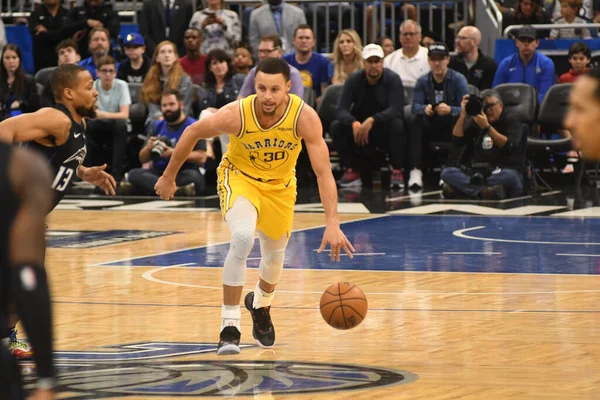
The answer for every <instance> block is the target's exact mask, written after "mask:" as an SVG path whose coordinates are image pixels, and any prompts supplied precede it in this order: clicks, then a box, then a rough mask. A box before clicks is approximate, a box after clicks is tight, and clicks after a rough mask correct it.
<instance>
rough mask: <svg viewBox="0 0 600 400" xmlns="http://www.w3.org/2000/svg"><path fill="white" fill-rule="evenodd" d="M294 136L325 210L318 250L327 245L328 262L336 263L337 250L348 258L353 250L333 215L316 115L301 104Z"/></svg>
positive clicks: (324, 148) (328, 166) (334, 208)
mask: <svg viewBox="0 0 600 400" xmlns="http://www.w3.org/2000/svg"><path fill="white" fill-rule="evenodd" d="M298 135H299V136H300V137H301V138H303V139H304V142H305V143H306V150H307V151H308V156H309V157H310V163H311V165H312V168H313V171H315V175H317V183H318V184H319V195H320V196H321V202H322V203H323V208H325V219H326V224H327V225H326V228H325V233H324V234H323V241H322V242H321V247H320V248H319V253H320V252H322V251H323V250H324V249H325V247H326V246H327V244H329V245H331V260H332V261H340V252H341V249H344V251H345V252H346V254H348V256H349V257H350V258H352V252H353V251H354V247H352V244H351V243H350V241H349V240H348V239H347V238H346V235H344V233H343V232H342V230H341V229H340V220H339V218H338V214H337V188H336V186H335V180H334V179H333V174H332V173H331V164H330V163H329V149H328V148H327V144H326V143H325V140H323V128H322V125H321V121H320V119H319V116H318V115H317V113H316V112H315V110H313V109H312V108H311V107H309V106H308V105H306V104H305V105H304V108H303V109H302V114H301V115H300V117H299V118H298Z"/></svg>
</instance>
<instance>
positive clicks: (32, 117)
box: [0, 64, 116, 211]
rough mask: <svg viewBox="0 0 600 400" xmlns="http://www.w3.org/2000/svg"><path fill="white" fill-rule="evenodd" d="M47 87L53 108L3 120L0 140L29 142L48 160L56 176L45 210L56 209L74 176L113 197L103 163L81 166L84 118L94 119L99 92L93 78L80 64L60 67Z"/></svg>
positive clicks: (83, 156)
mask: <svg viewBox="0 0 600 400" xmlns="http://www.w3.org/2000/svg"><path fill="white" fill-rule="evenodd" d="M50 86H51V87H52V93H53V94H54V98H55V99H56V103H57V104H56V106H55V107H46V108H42V109H40V110H39V111H37V112H35V113H30V114H21V115H19V116H17V117H13V118H8V119H6V120H4V121H2V122H1V123H0V139H3V140H6V141H9V142H31V143H32V147H35V148H36V149H37V150H40V151H42V152H43V153H44V154H45V155H46V157H47V158H48V162H49V163H50V164H51V166H52V169H53V170H54V173H55V176H54V180H53V182H52V188H53V189H54V192H55V198H54V201H53V202H52V204H51V207H50V208H49V210H48V211H51V210H52V209H54V207H56V205H57V204H58V202H59V201H60V200H61V199H62V198H63V196H64V194H65V193H66V191H67V190H68V189H69V188H70V187H71V185H72V183H73V179H74V178H75V176H76V175H77V176H79V177H80V178H81V179H83V180H85V181H87V182H89V183H92V184H94V185H96V186H98V187H100V188H102V189H103V190H104V192H105V193H106V194H113V195H114V194H115V187H116V183H115V180H114V178H113V177H112V176H110V175H109V174H107V173H106V172H104V170H105V169H106V164H105V165H102V166H99V167H91V168H86V167H84V166H83V165H81V163H82V162H83V160H84V159H85V155H86V152H87V148H86V145H85V122H84V121H83V118H84V117H87V118H94V117H95V116H96V108H97V104H96V102H97V99H98V92H97V91H96V89H94V80H93V79H92V75H90V73H89V72H88V71H87V70H86V69H85V68H83V67H80V66H79V65H73V64H63V65H60V66H58V67H57V68H56V70H55V71H54V73H53V74H52V79H51V80H50Z"/></svg>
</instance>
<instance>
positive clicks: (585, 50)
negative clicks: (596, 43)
mask: <svg viewBox="0 0 600 400" xmlns="http://www.w3.org/2000/svg"><path fill="white" fill-rule="evenodd" d="M578 53H582V54H583V55H584V56H586V57H587V58H589V59H591V58H592V51H591V50H590V48H589V47H588V45H587V44H585V43H583V42H577V43H573V44H572V45H571V47H569V56H568V57H569V58H571V57H573V56H574V55H575V54H578Z"/></svg>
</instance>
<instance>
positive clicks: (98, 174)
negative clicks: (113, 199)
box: [79, 164, 117, 196]
mask: <svg viewBox="0 0 600 400" xmlns="http://www.w3.org/2000/svg"><path fill="white" fill-rule="evenodd" d="M105 169H106V164H103V165H100V166H98V167H90V168H86V167H84V166H80V167H79V170H80V175H79V176H80V178H81V179H83V180H84V181H86V182H89V183H91V184H92V185H96V186H98V187H99V188H100V189H102V190H104V193H105V194H106V195H109V194H112V195H113V196H114V195H116V192H115V188H116V187H117V182H115V178H113V177H112V176H111V175H109V174H108V173H106V172H105V171H104V170H105Z"/></svg>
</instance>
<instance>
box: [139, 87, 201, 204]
mask: <svg viewBox="0 0 600 400" xmlns="http://www.w3.org/2000/svg"><path fill="white" fill-rule="evenodd" d="M160 109H161V112H162V114H163V117H164V119H162V120H160V121H158V122H156V124H155V125H154V134H153V135H152V136H151V137H149V138H148V141H147V142H146V144H145V145H144V147H143V148H142V150H140V162H141V163H142V164H144V163H147V162H149V161H152V167H151V168H148V169H146V168H135V169H132V170H131V171H129V182H130V183H131V184H132V185H133V186H134V187H135V188H136V189H138V190H139V191H141V192H143V194H145V195H150V196H153V195H154V194H155V191H154V185H156V182H157V181H158V178H160V176H161V175H162V174H163V172H164V170H165V168H167V164H168V163H169V159H170V158H171V154H173V149H174V148H175V145H176V144H177V142H178V141H179V138H180V137H181V135H182V134H183V131H184V130H185V128H187V127H188V126H190V125H191V124H193V123H194V122H196V120H195V119H194V118H191V117H188V116H186V115H185V113H184V112H183V99H182V97H181V96H180V94H179V93H178V92H177V91H171V90H166V91H164V92H163V93H162V96H161V100H160ZM205 162H206V141H204V140H199V141H198V143H196V146H195V147H194V151H192V152H191V153H190V155H189V157H188V158H187V161H186V163H185V164H183V166H182V167H181V169H180V170H179V173H178V174H177V177H176V179H175V182H176V184H177V187H179V188H181V189H182V190H181V191H180V193H182V194H183V193H185V194H187V195H195V194H199V193H201V192H202V191H203V190H204V177H203V176H202V174H201V173H200V170H199V167H200V166H202V165H204V163H205ZM192 184H193V188H194V190H193V191H192V190H186V189H188V188H190V189H191V185H192Z"/></svg>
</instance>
